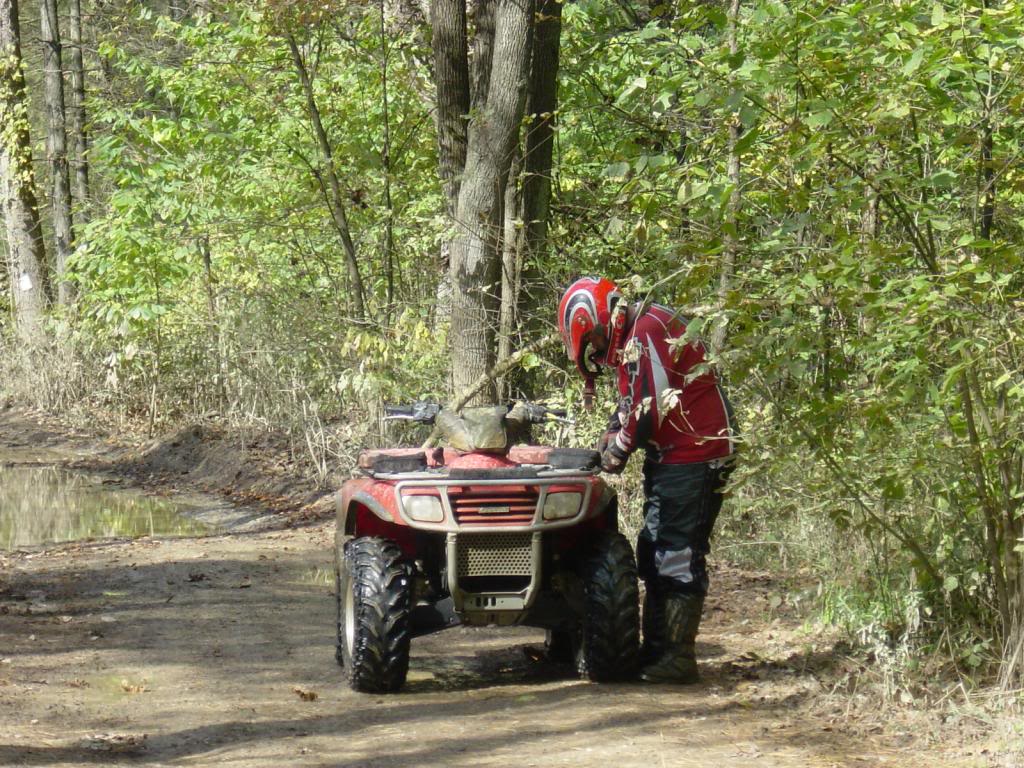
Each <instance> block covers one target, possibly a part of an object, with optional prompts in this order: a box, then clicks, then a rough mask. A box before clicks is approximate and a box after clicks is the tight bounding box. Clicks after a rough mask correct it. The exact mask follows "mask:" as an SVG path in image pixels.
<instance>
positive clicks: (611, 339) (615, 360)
mask: <svg viewBox="0 0 1024 768" xmlns="http://www.w3.org/2000/svg"><path fill="white" fill-rule="evenodd" d="M626 310H627V307H626V302H624V301H622V300H621V299H620V300H619V301H616V302H615V306H614V308H613V309H612V316H611V318H610V319H609V321H608V351H607V352H606V353H605V365H608V366H610V367H612V368H614V367H615V366H617V365H618V364H619V363H620V362H622V343H623V340H624V338H625V336H626Z"/></svg>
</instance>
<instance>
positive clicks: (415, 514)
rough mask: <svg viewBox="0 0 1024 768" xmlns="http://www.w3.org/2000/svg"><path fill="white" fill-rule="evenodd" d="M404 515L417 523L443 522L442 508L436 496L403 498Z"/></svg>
mask: <svg viewBox="0 0 1024 768" xmlns="http://www.w3.org/2000/svg"><path fill="white" fill-rule="evenodd" d="M402 505H403V506H404V507H405V513H406V514H407V515H408V516H409V517H410V518H412V519H413V520H415V521H416V522H418V523H440V522H443V521H444V507H442V506H441V500H440V499H439V498H437V496H403V497H402Z"/></svg>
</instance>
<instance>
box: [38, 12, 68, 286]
mask: <svg viewBox="0 0 1024 768" xmlns="http://www.w3.org/2000/svg"><path fill="white" fill-rule="evenodd" d="M40 16H41V32H40V34H41V37H42V41H43V75H44V79H43V100H44V102H45V103H46V162H47V165H48V166H49V168H50V213H51V216H52V218H53V240H54V258H53V266H54V270H55V272H56V278H57V301H58V302H59V303H60V304H62V305H64V306H67V305H69V304H71V302H72V301H73V300H74V286H73V285H72V284H71V283H70V282H69V281H68V280H67V279H66V274H67V263H68V260H69V259H70V258H71V250H72V248H73V247H74V243H73V241H74V233H73V231H72V226H71V186H70V183H69V182H68V152H67V129H66V128H65V112H64V72H63V69H62V65H61V43H60V29H59V27H58V25H57V0H43V2H42V3H41V4H40Z"/></svg>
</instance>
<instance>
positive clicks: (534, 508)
mask: <svg viewBox="0 0 1024 768" xmlns="http://www.w3.org/2000/svg"><path fill="white" fill-rule="evenodd" d="M385 413H386V418H391V419H405V420H409V421H413V422H417V423H420V424H427V425H434V427H435V434H438V433H439V434H440V435H442V436H443V437H444V438H445V440H446V443H447V445H446V447H439V448H425V449H389V450H368V451H364V452H363V453H361V454H360V456H359V460H358V468H359V470H360V472H361V474H362V476H361V477H357V478H355V479H352V480H348V481H346V482H345V483H344V484H343V486H342V488H341V491H340V492H339V494H338V497H337V533H336V538H335V566H336V581H335V583H336V587H337V589H336V596H337V609H338V611H337V630H338V642H337V654H336V655H337V659H338V663H339V664H341V666H342V667H343V668H344V670H345V672H346V674H347V678H348V683H349V685H350V686H351V688H353V689H354V690H356V691H362V692H366V693H389V692H394V691H397V690H399V689H400V688H401V687H402V685H403V684H404V683H405V678H406V673H407V671H408V668H409V646H410V640H411V639H412V638H414V637H420V636H422V635H427V634H430V633H433V632H439V631H441V630H443V629H447V628H449V627H454V626H457V625H459V624H465V625H474V626H484V625H496V626H510V625H525V626H531V627H538V628H542V629H545V630H547V643H546V644H547V648H548V657H549V658H551V659H552V660H556V661H566V662H572V663H574V664H575V666H576V669H577V671H578V672H579V673H580V675H581V676H582V677H584V678H585V679H589V680H593V681H597V682H604V681H612V680H619V679H625V678H628V677H630V676H631V675H632V674H633V672H634V670H635V667H636V664H637V660H638V655H639V599H638V588H637V571H636V561H635V559H634V556H633V550H632V547H631V546H630V544H629V542H628V541H627V539H626V538H625V537H624V536H623V535H622V534H621V533H619V531H618V509H617V502H616V496H615V493H614V491H612V490H611V489H610V488H609V487H608V486H607V485H606V484H605V483H604V481H603V480H602V479H601V478H600V477H599V472H600V457H599V455H598V453H597V452H596V451H591V450H583V449H574V448H552V447H547V446H540V445H514V443H515V442H517V441H528V440H529V436H530V426H531V425H532V424H539V423H545V422H549V421H551V420H553V419H564V412H559V411H555V410H552V409H549V408H546V407H543V406H539V405H533V404H528V403H516V404H513V405H511V406H493V407H492V406H487V407H477V408H466V409H464V410H463V411H462V412H461V413H456V412H454V411H450V410H445V409H443V408H441V407H440V406H439V405H437V404H434V403H416V404H414V405H412V406H408V407H389V408H387V409H386V411H385Z"/></svg>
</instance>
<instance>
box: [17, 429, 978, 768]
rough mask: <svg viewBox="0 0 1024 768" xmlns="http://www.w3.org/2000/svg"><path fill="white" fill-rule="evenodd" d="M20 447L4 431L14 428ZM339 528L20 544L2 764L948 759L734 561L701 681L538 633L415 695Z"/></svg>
mask: <svg viewBox="0 0 1024 768" xmlns="http://www.w3.org/2000/svg"><path fill="white" fill-rule="evenodd" d="M0 440H2V438H0ZM332 540H333V524H331V523H318V524H316V525H312V526H309V527H305V528H301V529H298V530H276V531H263V532H255V533H253V532H249V533H237V534H233V535H224V536H215V537H208V538H188V539H163V540H156V539H141V540H136V541H134V542H106V543H87V544H79V545H66V546H62V547H57V548H52V549H48V550H38V551H23V552H16V553H9V554H7V555H2V554H0V766H44V765H45V766H53V765H61V766H78V765H145V766H165V765H166V766H206V765H231V766H238V767H239V768H250V767H251V768H256V767H257V766H260V767H264V766H265V767H266V768H271V767H273V768H277V767H278V766H318V767H326V766H332V767H337V768H341V767H352V768H354V767H355V766H382V767H383V766H387V768H406V767H408V768H414V767H416V766H492V765H493V766H510V765H512V766H583V767H590V766H593V767H595V768H596V767H598V766H600V767H601V768H607V767H608V766H638V767H642V768H657V767H659V766H706V765H720V766H759V767H760V768H770V767H774V766H780V767H781V766H785V767H786V768H790V767H794V766H814V767H822V768H824V767H826V766H878V765H897V766H918V765H919V766H937V765H984V764H986V763H985V762H973V761H970V760H966V761H965V760H953V759H952V758H950V759H943V758H941V757H940V756H939V755H938V753H937V752H936V751H935V749H934V748H933V747H932V746H931V745H929V743H928V739H927V738H925V734H923V733H921V732H914V733H911V732H909V731H908V730H907V728H906V727H901V726H900V725H898V724H896V723H894V722H892V723H885V722H884V721H878V720H871V721H867V720H863V719H861V720H857V719H851V718H848V717H844V710H845V708H846V699H845V698H844V697H843V696H841V695H839V694H837V693H834V692H833V689H834V688H836V686H837V685H839V684H840V683H841V682H842V681H843V680H844V676H845V675H846V672H847V671H848V670H846V669H845V668H844V666H843V665H844V664H848V663H852V662H849V661H848V660H844V658H845V657H844V656H843V655H842V654H841V653H837V652H836V648H835V647H834V643H833V641H832V640H831V639H830V638H829V637H828V636H827V635H826V634H823V633H821V632H808V631H804V630H803V629H802V619H801V617H800V616H799V615H797V614H796V613H794V612H793V611H792V610H788V609H787V608H786V606H785V605H778V601H777V600H776V599H774V596H775V595H778V594H781V593H782V591H783V590H782V587H781V586H780V585H778V584H776V583H775V582H773V580H772V579H771V577H770V576H768V575H767V574H751V573H744V572H740V571H737V570H734V569H730V568H719V569H717V570H716V572H715V573H714V587H713V589H714V595H713V597H712V599H711V600H710V603H709V613H708V621H707V622H706V631H705V632H704V633H703V634H702V635H701V638H700V642H699V650H700V652H701V655H702V657H703V658H704V659H705V662H706V663H705V666H704V670H705V673H706V679H705V681H704V682H703V683H702V684H701V685H698V686H694V687H689V688H672V687H664V686H644V685H641V684H622V685H594V684H589V683H584V682H581V681H579V680H577V679H575V678H574V677H573V676H572V675H571V674H570V673H569V671H568V670H567V669H565V668H562V667H558V666H555V665H550V664H548V663H546V662H544V661H536V660H534V658H533V655H532V654H531V647H532V646H536V645H538V644H540V643H542V641H543V636H542V634H540V633H538V632H535V631H532V630H521V629H516V630H493V629H492V630H484V629H470V628H456V629H453V630H449V631H448V632H446V633H442V634H439V635H434V636H432V637H428V638H421V639H418V640H416V641H414V643H413V658H412V664H411V671H410V675H409V684H408V686H407V687H406V689H405V690H404V691H403V692H402V693H401V694H398V695H392V696H368V695H360V694H355V693H352V692H351V691H349V690H348V689H347V688H345V687H344V685H343V684H342V679H341V672H340V670H339V669H338V667H337V666H336V664H335V662H334V637H333V611H334V608H333V595H332V586H331V585H332V582H333V573H332V572H331V570H330V569H331V546H332Z"/></svg>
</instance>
